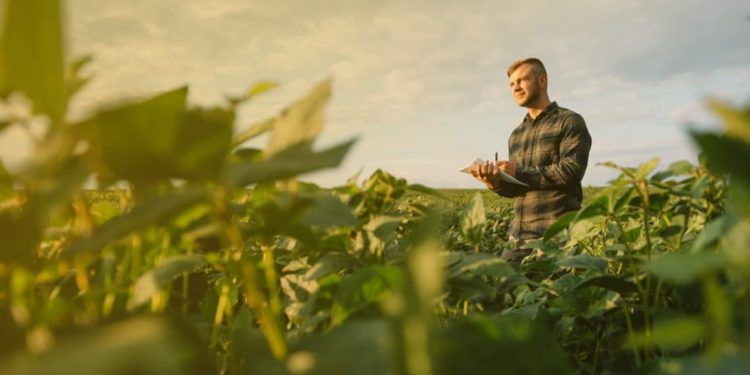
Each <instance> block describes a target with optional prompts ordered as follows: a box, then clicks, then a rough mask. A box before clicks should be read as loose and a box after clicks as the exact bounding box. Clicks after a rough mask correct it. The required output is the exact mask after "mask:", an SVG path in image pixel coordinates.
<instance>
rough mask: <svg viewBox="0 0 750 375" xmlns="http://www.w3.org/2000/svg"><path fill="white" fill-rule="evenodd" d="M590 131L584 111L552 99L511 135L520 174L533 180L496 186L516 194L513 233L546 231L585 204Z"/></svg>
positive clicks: (512, 156)
mask: <svg viewBox="0 0 750 375" xmlns="http://www.w3.org/2000/svg"><path fill="white" fill-rule="evenodd" d="M590 149H591V135H589V132H588V129H587V128H586V123H585V121H584V120H583V117H581V115H579V114H577V113H575V112H573V111H571V110H569V109H565V108H562V107H559V106H558V105H557V103H555V102H553V103H551V104H550V105H549V106H547V108H545V109H544V111H543V112H542V113H540V114H539V116H537V117H536V118H535V119H532V118H531V116H529V115H528V114H527V115H526V117H525V118H524V120H523V122H522V123H521V124H520V125H518V126H517V127H516V128H515V129H514V130H513V133H512V134H511V136H510V138H509V139H508V155H509V159H510V161H512V162H514V163H515V164H516V166H517V168H516V178H517V179H518V180H519V181H522V182H524V183H526V184H528V185H529V187H528V188H527V187H522V186H519V185H513V184H503V185H501V186H500V187H499V188H497V189H495V190H494V191H495V192H496V193H497V194H499V195H502V196H504V197H509V198H515V203H514V206H513V210H514V214H515V215H514V218H513V221H512V222H511V226H510V234H511V236H512V237H513V238H515V239H516V240H529V239H534V238H540V237H542V236H544V232H545V231H546V230H547V228H548V227H549V226H550V225H551V224H552V223H554V222H555V220H557V218H559V217H560V216H561V215H562V214H564V213H566V212H569V211H574V210H577V209H579V208H580V207H581V201H582V200H583V190H582V189H581V179H582V178H583V174H584V172H585V171H586V165H587V164H588V159H589V150H590Z"/></svg>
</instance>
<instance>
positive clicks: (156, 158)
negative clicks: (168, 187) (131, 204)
mask: <svg viewBox="0 0 750 375" xmlns="http://www.w3.org/2000/svg"><path fill="white" fill-rule="evenodd" d="M187 93H188V90H187V88H186V87H182V88H179V89H176V90H172V91H169V92H166V93H164V94H161V95H158V96H156V97H154V98H152V99H148V100H145V101H142V102H138V103H133V104H126V105H122V106H120V107H117V108H114V109H110V110H106V111H103V112H101V113H99V114H98V115H97V116H96V118H95V119H94V120H93V121H92V124H93V126H92V127H91V134H90V135H89V137H90V138H91V141H92V142H91V143H92V146H93V147H94V149H95V152H96V155H98V156H99V157H100V158H101V161H102V163H103V164H104V165H105V166H106V167H107V169H108V170H109V171H110V172H111V173H114V174H115V176H117V177H119V178H123V179H127V180H132V181H159V180H164V179H167V178H171V177H178V176H177V175H178V173H176V172H177V169H178V167H179V166H178V165H176V164H177V163H176V162H175V160H174V156H175V155H176V150H177V147H176V146H177V142H178V139H179V132H180V128H181V126H182V125H183V122H184V120H185V110H186V99H187Z"/></svg>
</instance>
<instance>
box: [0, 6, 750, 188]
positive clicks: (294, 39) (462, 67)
mask: <svg viewBox="0 0 750 375" xmlns="http://www.w3.org/2000/svg"><path fill="white" fill-rule="evenodd" d="M68 15H69V22H68V24H69V31H70V33H69V34H70V35H69V38H68V39H69V46H70V48H69V50H70V51H71V52H72V53H73V54H82V53H91V54H93V55H94V58H95V60H94V63H93V64H92V66H91V71H92V72H93V73H94V74H95V76H96V79H95V80H94V82H93V83H92V84H91V85H90V86H89V87H88V88H86V89H85V90H84V91H83V92H82V93H81V95H80V96H79V97H78V98H77V100H76V101H75V102H74V103H73V106H74V108H73V115H74V116H81V115H83V114H85V113H87V112H88V111H90V110H91V109H93V108H95V107H96V106H97V105H100V104H102V103H107V102H109V101H111V100H113V99H117V98H121V97H122V96H127V97H140V96H146V95H149V94H151V93H155V92H158V91H162V90H167V89H170V88H173V87H175V86H178V85H182V84H186V83H187V84H189V85H190V86H191V94H190V99H191V101H192V102H193V103H196V104H212V103H218V102H219V101H220V100H221V99H222V98H223V96H224V95H225V94H233V93H235V94H236V93H238V92H241V91H242V90H243V89H244V88H246V87H248V86H249V85H250V84H251V83H252V82H254V81H257V80H261V79H271V80H275V81H278V82H279V83H280V84H281V87H280V88H279V89H277V90H275V91H274V92H272V93H269V94H268V95H265V96H263V97H261V98H259V99H258V100H256V101H254V102H252V103H250V104H249V105H247V106H246V107H245V108H243V109H242V113H241V116H240V120H239V124H240V126H239V127H240V128H243V127H245V126H247V125H249V124H251V123H253V122H255V121H258V120H262V119H264V118H265V117H268V116H271V115H273V114H275V113H276V112H278V111H279V110H280V109H281V108H283V107H284V105H285V104H288V103H289V102H291V101H292V100H293V99H294V98H296V97H299V96H301V95H303V94H304V93H305V92H306V90H307V89H309V88H310V87H311V86H312V85H313V84H314V83H315V82H317V81H319V80H321V79H324V78H326V77H333V79H334V96H333V99H332V101H331V103H330V105H329V108H328V110H327V116H326V118H327V120H326V125H325V129H324V133H323V136H322V137H321V139H320V140H319V142H318V144H319V146H321V147H322V146H325V145H329V144H332V143H335V142H337V141H340V140H343V139H348V138H350V137H353V136H356V137H358V138H359V142H358V144H357V145H356V148H355V149H354V150H353V151H352V152H351V154H350V155H349V157H348V158H347V160H346V161H345V163H344V164H343V165H342V167H340V168H339V169H336V170H333V171H327V172H322V173H318V174H315V175H312V176H309V177H308V178H306V179H309V180H313V181H315V182H318V183H320V184H322V185H325V186H331V185H337V184H340V183H343V182H344V181H345V180H346V178H347V177H349V176H351V175H353V174H355V173H357V172H358V171H359V170H360V169H362V170H363V174H368V173H370V172H372V171H373V170H374V169H376V168H382V169H384V170H386V171H389V172H391V173H393V174H396V175H398V176H400V177H404V178H407V179H408V180H409V181H412V182H419V183H424V184H427V185H430V186H434V187H475V188H479V187H482V186H483V185H482V184H481V183H479V182H477V181H474V180H473V179H471V178H470V177H468V176H467V175H463V174H460V173H458V172H457V169H458V168H459V167H461V166H462V165H464V164H466V163H467V162H469V161H471V160H473V159H474V158H476V157H483V158H490V157H491V156H492V155H493V154H494V152H495V151H499V153H500V155H501V156H502V155H505V154H506V153H507V143H506V142H507V137H508V135H509V134H510V132H511V131H512V129H513V127H515V126H516V125H517V124H518V123H519V121H520V120H521V119H522V117H523V115H524V110H523V108H519V107H517V106H516V105H515V104H514V103H513V101H512V98H511V96H510V93H509V90H508V88H507V82H506V77H505V70H506V67H507V66H508V65H509V64H510V63H511V62H513V61H514V60H516V59H518V58H522V57H528V56H536V57H539V58H541V59H542V60H543V61H544V62H545V64H546V66H547V70H548V73H549V81H550V97H551V99H552V100H556V101H557V102H558V104H559V105H561V106H563V107H567V108H570V109H572V110H575V111H577V112H579V113H580V114H582V115H583V116H584V118H585V119H586V121H587V124H588V126H589V130H590V132H591V134H592V137H593V148H592V151H591V157H590V164H589V169H588V171H587V173H586V176H585V178H584V184H585V185H601V184H603V183H605V182H606V181H607V180H608V179H610V178H612V177H614V174H613V172H611V171H610V170H608V169H607V168H604V167H601V166H596V165H595V164H596V163H598V162H603V161H614V162H616V163H620V164H623V165H636V164H638V163H640V162H643V161H646V160H648V159H650V158H652V157H660V158H661V159H662V161H663V165H666V164H668V163H670V162H672V161H675V160H680V159H688V160H691V161H694V160H695V159H696V157H695V151H694V149H693V147H692V145H691V143H690V141H689V139H688V138H687V136H686V130H687V129H688V124H689V123H694V124H699V125H694V126H710V125H711V124H713V123H714V121H715V119H714V118H713V117H712V116H710V115H709V114H708V113H707V112H706V110H705V107H704V105H703V103H704V102H705V100H706V99H707V98H719V99H722V100H726V101H729V102H732V103H735V104H740V103H745V102H747V99H749V98H750V89H749V88H750V64H749V62H750V48H749V47H750V42H748V40H750V38H748V37H749V36H750V20H749V19H748V16H750V5H748V4H747V2H743V1H708V0H704V1H691V0H681V1H676V0H675V1H659V0H652V1H614V0H609V1H584V0H573V1H524V2H520V1H470V0H469V1H445V0H443V1H353V0H348V1H310V0H294V1H289V0H275V1H248V0H213V1H208V0H206V1H197V0H195V1H191V0H160V1H151V0H131V1H128V2H110V1H100V0H71V1H69V2H68ZM20 137H22V135H21V134H19V133H13V132H9V133H7V134H4V135H3V138H2V139H0V152H1V155H2V157H3V159H4V160H5V161H6V163H7V164H8V165H10V166H12V165H16V164H19V163H21V161H22V160H23V155H24V152H25V148H24V142H23V141H22V140H21V139H20ZM263 142H264V140H263V139H260V140H257V141H256V143H258V144H262V143H263Z"/></svg>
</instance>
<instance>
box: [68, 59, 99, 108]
mask: <svg viewBox="0 0 750 375" xmlns="http://www.w3.org/2000/svg"><path fill="white" fill-rule="evenodd" d="M92 60H93V57H92V56H91V55H85V56H81V57H78V58H76V59H75V60H73V61H72V62H71V63H70V64H68V65H67V66H66V69H65V98H66V100H68V101H70V98H72V97H73V96H75V95H76V94H77V93H78V92H79V91H80V90H81V89H82V88H83V87H84V86H86V85H87V84H88V83H89V82H91V77H90V76H87V77H84V76H82V75H81V71H82V70H83V69H84V67H85V66H86V65H88V64H89V63H91V61H92Z"/></svg>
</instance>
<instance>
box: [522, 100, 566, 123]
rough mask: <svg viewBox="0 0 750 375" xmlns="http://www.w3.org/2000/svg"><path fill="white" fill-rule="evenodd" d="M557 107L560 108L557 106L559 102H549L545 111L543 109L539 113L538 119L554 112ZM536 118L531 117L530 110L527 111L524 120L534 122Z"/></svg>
mask: <svg viewBox="0 0 750 375" xmlns="http://www.w3.org/2000/svg"><path fill="white" fill-rule="evenodd" d="M557 108H558V107H557V102H552V103H549V105H547V108H544V111H542V112H541V113H540V114H539V116H536V120H538V119H540V118H542V117H544V116H546V115H548V114H550V113H552V112H553V111H554V110H556V109H557ZM534 120H535V119H533V118H531V116H530V115H529V114H528V112H527V113H526V116H524V118H523V121H528V122H534Z"/></svg>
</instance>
